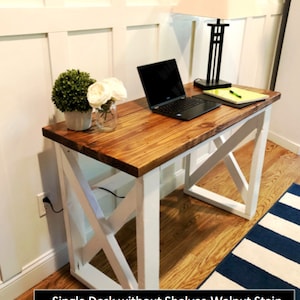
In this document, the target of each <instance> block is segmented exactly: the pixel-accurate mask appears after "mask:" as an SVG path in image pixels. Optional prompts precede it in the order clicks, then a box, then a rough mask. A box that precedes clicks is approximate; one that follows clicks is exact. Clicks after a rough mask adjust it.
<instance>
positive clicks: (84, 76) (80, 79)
mask: <svg viewBox="0 0 300 300" xmlns="http://www.w3.org/2000/svg"><path fill="white" fill-rule="evenodd" d="M94 82H96V80H95V79H93V78H91V77H90V74H89V73H86V72H81V71H80V70H74V69H72V70H67V71H65V72H63V73H61V74H60V75H59V76H58V78H57V79H56V80H55V82H54V86H53V89H52V98H51V99H52V101H53V103H54V104H55V106H56V107H57V108H58V109H59V110H60V111H62V112H66V111H80V112H85V111H88V110H89V109H91V107H90V105H89V102H88V100H87V89H88V87H89V86H90V85H91V84H93V83H94Z"/></svg>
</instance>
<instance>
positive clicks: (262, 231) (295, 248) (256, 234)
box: [246, 225, 300, 263]
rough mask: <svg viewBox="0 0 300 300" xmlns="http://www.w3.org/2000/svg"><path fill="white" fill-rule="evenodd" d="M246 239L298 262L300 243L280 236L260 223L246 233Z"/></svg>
mask: <svg viewBox="0 0 300 300" xmlns="http://www.w3.org/2000/svg"><path fill="white" fill-rule="evenodd" d="M246 238H247V239H248V240H251V241H252V242H254V243H256V244H259V245H261V246H262V247H265V248H267V249H269V250H271V251H273V252H275V253H277V254H280V255H281V256H284V257H286V258H288V259H290V260H293V261H295V262H297V263H300V251H299V249H300V243H298V242H296V241H294V240H291V239H289V238H287V237H285V236H282V235H280V234H278V233H276V232H274V231H272V230H270V229H267V228H264V227H262V226H260V225H256V226H254V228H253V229H252V230H251V231H250V232H249V233H248V234H247V235H246Z"/></svg>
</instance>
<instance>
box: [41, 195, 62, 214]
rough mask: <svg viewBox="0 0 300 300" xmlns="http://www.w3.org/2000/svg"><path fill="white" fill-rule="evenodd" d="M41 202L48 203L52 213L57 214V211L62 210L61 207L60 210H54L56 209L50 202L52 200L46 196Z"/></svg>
mask: <svg viewBox="0 0 300 300" xmlns="http://www.w3.org/2000/svg"><path fill="white" fill-rule="evenodd" d="M43 203H46V204H48V205H49V206H50V207H51V210H52V211H53V212H54V213H56V214H59V213H61V212H62V211H63V210H64V209H63V208H62V209H60V210H56V209H55V208H54V207H53V204H52V202H51V201H50V199H49V198H48V197H45V198H44V199H43Z"/></svg>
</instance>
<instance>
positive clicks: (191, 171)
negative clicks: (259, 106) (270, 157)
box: [184, 107, 271, 219]
mask: <svg viewBox="0 0 300 300" xmlns="http://www.w3.org/2000/svg"><path fill="white" fill-rule="evenodd" d="M270 114H271V107H267V108H266V109H265V110H263V111H260V112H258V113H256V114H255V115H253V116H250V117H249V118H248V119H247V120H246V121H244V122H243V123H242V124H243V125H241V127H240V128H239V129H238V130H237V131H235V132H234V133H233V134H232V135H231V136H230V137H229V138H228V139H227V140H226V139H225V138H224V137H223V136H218V137H216V138H215V139H214V143H215V145H216V148H217V149H216V151H215V152H213V153H212V154H211V155H210V156H209V158H208V159H207V160H206V161H204V162H203V163H202V164H201V165H200V166H199V167H198V168H196V169H195V167H194V165H195V162H194V159H193V158H192V155H193V153H192V154H189V155H188V156H187V160H186V177H185V188H184V192H185V193H186V194H188V195H191V196H193V197H194V198H197V199H199V200H202V201H204V202H207V203H210V204H212V205H214V206H217V207H219V208H222V209H224V210H227V211H229V212H231V213H234V214H236V215H239V216H241V217H243V218H246V219H251V218H252V217H253V216H254V214H255V212H256V207H257V200H258V195H259V188H260V180H261V172H262V167H263V161H264V154H265V147H266V142H267V134H268V128H269V123H270ZM253 131H256V135H255V139H254V144H255V145H254V151H253V154H252V163H251V170H250V177H249V184H248V182H247V180H246V178H245V177H244V175H243V173H242V171H241V169H240V167H239V165H238V163H237V161H236V159H235V157H234V155H233V153H232V151H233V150H234V149H235V148H236V147H237V146H238V144H239V143H240V142H241V141H242V140H243V139H244V138H246V137H247V136H248V135H249V134H250V133H252V132H253ZM221 159H224V162H225V164H226V166H227V168H228V170H229V172H230V174H231V176H232V179H233V181H234V182H235V184H236V186H237V189H238V190H239V192H240V194H241V196H242V199H243V201H244V203H239V202H237V201H234V200H232V199H229V198H227V197H224V196H221V195H219V194H216V193H214V192H211V191H208V190H206V189H204V188H201V187H200V186H197V185H196V183H197V182H198V181H199V179H200V178H201V177H203V176H204V175H205V174H207V173H208V172H209V171H210V170H211V169H212V168H213V167H214V166H215V165H216V164H217V163H218V162H219V161H220V160H221Z"/></svg>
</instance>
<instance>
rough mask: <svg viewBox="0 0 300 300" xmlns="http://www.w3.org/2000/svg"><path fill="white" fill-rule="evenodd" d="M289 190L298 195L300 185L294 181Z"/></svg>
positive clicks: (299, 194)
mask: <svg viewBox="0 0 300 300" xmlns="http://www.w3.org/2000/svg"><path fill="white" fill-rule="evenodd" d="M287 192H289V193H291V194H294V195H296V196H300V185H299V184H296V183H293V184H292V185H291V186H290V187H289V189H288V190H287Z"/></svg>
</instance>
